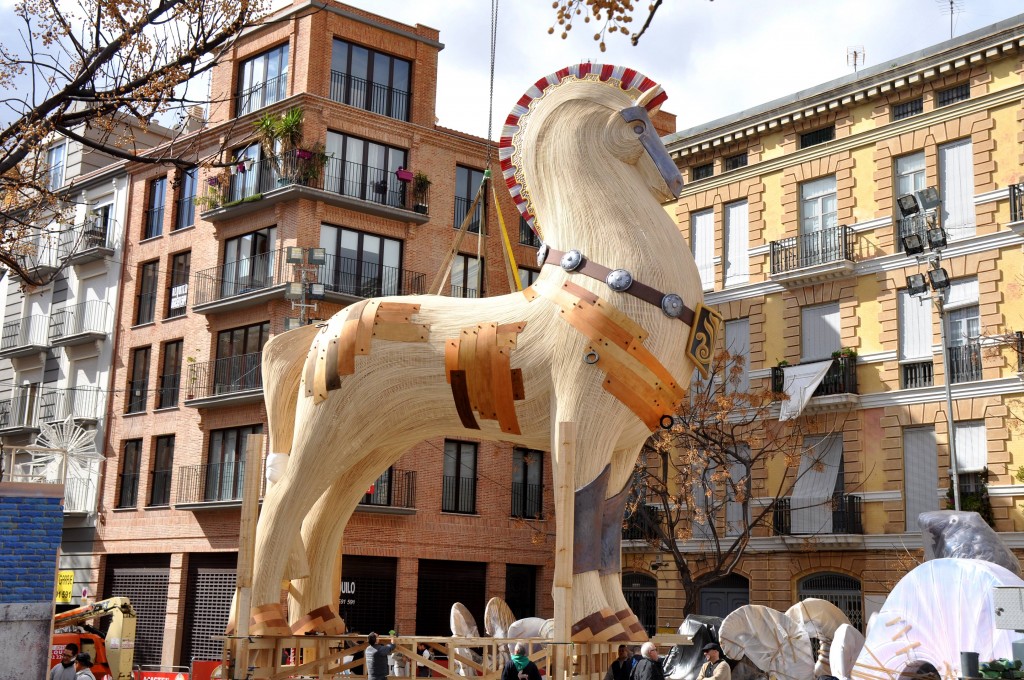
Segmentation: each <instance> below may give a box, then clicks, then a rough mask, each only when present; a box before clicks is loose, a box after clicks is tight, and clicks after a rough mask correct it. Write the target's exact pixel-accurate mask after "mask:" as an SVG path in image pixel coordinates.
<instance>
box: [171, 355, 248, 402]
mask: <svg viewBox="0 0 1024 680" xmlns="http://www.w3.org/2000/svg"><path fill="white" fill-rule="evenodd" d="M262 359H263V352H253V353H252V354H240V355H238V356H233V357H224V358H222V359H216V360H214V361H204V362H202V363H192V364H190V365H189V372H188V388H187V390H186V395H185V406H190V407H192V408H219V407H223V406H236V405H238V404H251V403H255V402H258V401H262V400H263V372H262V370H261V368H260V362H261V361H262Z"/></svg>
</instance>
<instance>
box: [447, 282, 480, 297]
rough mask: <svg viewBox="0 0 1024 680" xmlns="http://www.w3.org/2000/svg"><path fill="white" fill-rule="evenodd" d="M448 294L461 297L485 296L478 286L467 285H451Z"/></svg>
mask: <svg viewBox="0 0 1024 680" xmlns="http://www.w3.org/2000/svg"><path fill="white" fill-rule="evenodd" d="M448 295H449V296H450V297H460V298H478V297H483V294H482V293H481V292H480V291H479V290H477V289H476V288H467V287H466V286H456V285H452V286H449V290H448Z"/></svg>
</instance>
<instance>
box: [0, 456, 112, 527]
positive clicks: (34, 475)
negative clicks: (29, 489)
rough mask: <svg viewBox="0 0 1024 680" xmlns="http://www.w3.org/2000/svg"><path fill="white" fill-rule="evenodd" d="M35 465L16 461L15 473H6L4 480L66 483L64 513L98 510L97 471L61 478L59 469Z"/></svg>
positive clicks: (74, 513) (84, 512) (87, 512)
mask: <svg viewBox="0 0 1024 680" xmlns="http://www.w3.org/2000/svg"><path fill="white" fill-rule="evenodd" d="M38 469H39V468H36V467H35V466H33V465H31V464H29V465H23V464H22V463H20V462H19V463H15V471H14V474H10V475H8V474H4V475H3V479H2V481H5V482H27V483H32V484H64V514H65V515H88V514H91V513H93V512H95V511H96V479H97V477H98V476H99V474H98V473H97V472H96V471H95V470H92V471H84V472H82V473H79V475H78V476H69V477H66V478H65V479H64V480H63V481H62V480H61V479H60V471H59V470H56V471H54V470H51V469H45V470H44V471H43V472H36V471H35V470H38Z"/></svg>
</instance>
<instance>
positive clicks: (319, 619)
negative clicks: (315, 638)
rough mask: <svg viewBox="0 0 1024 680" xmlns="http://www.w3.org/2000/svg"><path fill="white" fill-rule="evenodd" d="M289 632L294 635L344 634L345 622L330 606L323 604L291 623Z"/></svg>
mask: <svg viewBox="0 0 1024 680" xmlns="http://www.w3.org/2000/svg"><path fill="white" fill-rule="evenodd" d="M339 628H340V630H339ZM291 632H292V634H294V635H305V634H306V633H325V634H327V635H344V634H345V622H344V621H343V620H342V619H340V618H339V617H338V615H337V614H335V613H334V611H332V610H331V608H330V607H328V606H323V607H318V608H317V609H314V610H313V611H311V612H309V613H308V614H306V615H305V616H303V617H302V618H301V619H299V620H298V621H296V622H295V623H293V624H292V627H291Z"/></svg>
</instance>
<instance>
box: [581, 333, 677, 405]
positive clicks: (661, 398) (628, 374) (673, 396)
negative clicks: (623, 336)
mask: <svg viewBox="0 0 1024 680" xmlns="http://www.w3.org/2000/svg"><path fill="white" fill-rule="evenodd" d="M592 349H593V350H594V351H596V352H597V354H598V356H599V357H600V359H598V362H597V367H598V368H600V369H602V370H603V371H604V372H605V373H606V374H609V375H615V376H617V377H619V378H621V379H622V380H623V381H624V382H626V383H627V384H628V385H630V387H631V389H632V390H633V391H634V392H636V393H637V394H639V395H642V396H644V397H645V398H651V399H654V400H657V401H658V403H659V404H660V405H661V406H662V407H664V408H666V409H668V410H669V412H670V411H674V410H675V407H676V406H678V404H679V401H680V400H681V399H682V397H683V395H682V390H678V389H676V390H674V389H671V388H670V387H669V386H666V385H665V384H663V383H662V381H661V380H660V379H659V378H658V376H657V375H655V374H654V373H653V372H652V371H651V370H650V369H649V368H647V366H645V365H643V364H641V363H640V362H639V361H636V360H635V359H634V357H632V356H631V355H630V354H629V353H628V352H627V351H626V350H623V349H621V348H619V347H618V346H616V345H613V344H611V343H605V344H603V345H600V346H593V347H592Z"/></svg>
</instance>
